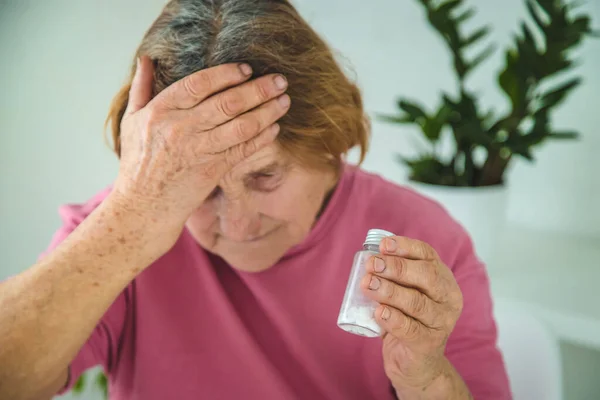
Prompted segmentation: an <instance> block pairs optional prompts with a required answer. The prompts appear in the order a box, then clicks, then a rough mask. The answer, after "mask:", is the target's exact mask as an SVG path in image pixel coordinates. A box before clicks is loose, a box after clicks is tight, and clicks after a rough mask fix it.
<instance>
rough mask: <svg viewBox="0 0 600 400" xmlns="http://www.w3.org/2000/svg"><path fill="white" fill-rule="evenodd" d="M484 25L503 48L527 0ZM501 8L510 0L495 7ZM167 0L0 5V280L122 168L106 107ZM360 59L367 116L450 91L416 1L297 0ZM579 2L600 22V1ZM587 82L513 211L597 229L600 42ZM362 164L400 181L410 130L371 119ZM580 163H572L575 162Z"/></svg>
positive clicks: (12, 0) (495, 101) (489, 90)
mask: <svg viewBox="0 0 600 400" xmlns="http://www.w3.org/2000/svg"><path fill="white" fill-rule="evenodd" d="M469 3H470V4H473V5H475V6H476V7H477V9H478V16H477V21H480V22H484V23H490V24H492V25H493V27H494V34H493V36H492V37H493V39H494V40H495V41H496V42H498V43H499V44H501V45H503V44H506V43H507V41H508V40H509V38H510V34H511V32H514V30H515V29H516V27H517V21H518V19H519V18H521V17H522V16H523V15H524V10H523V7H522V6H521V3H522V2H521V1H520V0H503V1H502V2H499V1H492V0H471V1H469ZM500 3H502V6H501V7H499V5H500ZM163 4H164V1H163V0H128V1H121V0H104V1H102V2H99V1H92V0H85V1H83V0H78V1H75V0H72V1H67V0H52V1H39V0H0V59H1V61H2V62H0V221H1V225H0V227H1V228H0V250H1V251H0V279H2V278H4V277H6V276H9V275H11V274H14V273H17V272H18V271H20V270H22V269H24V268H26V267H27V266H28V265H29V264H31V263H32V262H33V261H34V260H35V258H36V256H37V254H38V253H39V252H40V251H41V250H42V249H43V248H45V246H46V245H47V243H48V241H49V239H50V236H51V234H52V232H54V230H55V229H56V228H57V227H58V224H59V219H58V215H57V213H56V210H57V208H58V206H59V205H60V204H63V203H65V202H80V201H84V200H85V199H87V198H88V197H90V196H91V195H92V194H94V193H95V192H96V191H97V190H99V189H100V188H102V187H103V186H104V185H106V184H108V183H109V182H110V181H111V180H112V179H113V178H114V176H115V174H116V171H117V163H116V159H115V157H114V156H113V155H112V153H111V152H110V151H109V149H108V147H107V146H106V145H105V144H104V141H103V136H102V125H103V121H104V118H105V115H106V111H107V108H108V104H109V102H110V100H111V98H112V96H113V94H114V93H115V92H116V90H117V88H118V87H119V86H120V84H121V83H122V81H123V79H124V77H125V75H126V71H127V70H128V66H129V63H130V61H131V57H132V54H133V51H134V49H135V47H136V45H137V43H138V41H139V39H140V38H141V36H142V35H143V33H144V31H145V29H146V28H147V27H148V25H149V24H150V23H151V21H152V20H153V19H154V18H155V17H156V15H157V14H158V12H159V11H160V9H161V7H162V5H163ZM296 4H297V5H298V7H299V9H300V10H301V12H302V13H303V15H305V17H306V18H307V19H308V20H309V22H311V23H312V24H313V25H314V27H315V28H316V29H317V30H318V31H319V32H321V33H322V34H323V35H324V36H325V38H326V39H327V40H328V41H329V42H330V43H331V44H332V46H333V47H334V48H335V49H337V50H339V51H340V52H341V53H343V54H344V55H345V56H346V58H347V59H348V61H349V64H350V65H351V66H352V67H353V68H354V70H355V72H356V76H357V78H358V82H359V84H360V86H361V87H362V89H363V92H364V98H365V102H366V107H367V110H368V111H369V113H370V114H372V115H373V114H375V113H377V112H393V111H394V104H395V99H396V97H397V96H399V95H401V94H402V95H405V96H410V97H413V98H416V99H419V100H421V101H422V102H423V103H425V104H426V105H428V106H431V107H432V106H434V105H435V104H436V103H437V100H438V96H439V90H440V89H444V90H452V89H453V87H454V83H453V79H452V73H451V70H450V68H449V65H448V60H449V57H448V54H447V51H446V49H445V48H444V47H443V46H442V43H441V42H440V40H439V39H438V38H437V37H436V35H435V34H434V33H433V32H432V30H431V29H430V28H429V27H428V25H427V24H426V22H425V20H424V16H423V14H422V11H421V8H420V7H419V6H417V2H416V1H408V0H404V1H400V0H370V1H365V0H297V1H296ZM583 9H586V10H587V11H589V12H591V13H592V15H593V17H594V18H595V21H596V26H600V0H590V1H589V2H588V5H586V6H584V7H583ZM501 58H502V53H501V52H500V51H498V52H497V53H496V55H495V56H494V57H493V58H492V59H490V60H488V61H487V62H486V63H485V64H484V65H483V67H482V68H481V69H480V70H479V71H478V72H477V73H476V74H475V75H474V76H473V79H472V85H473V87H476V88H477V89H478V90H479V91H480V93H481V94H482V96H483V97H482V98H483V100H482V101H483V103H484V104H486V105H493V106H498V107H505V104H506V103H505V101H504V98H503V97H502V95H501V94H500V92H499V91H498V89H497V87H496V84H495V74H496V72H497V70H498V68H499V66H500V61H501ZM580 58H581V60H582V61H583V62H584V64H583V66H582V68H581V69H580V72H581V73H582V74H583V76H584V79H585V84H584V85H582V87H581V88H580V89H579V90H577V92H576V93H575V94H574V95H573V96H572V97H571V98H570V100H569V101H568V102H567V103H566V104H565V105H564V106H563V107H562V109H561V111H560V112H559V113H557V115H556V122H557V124H558V125H560V126H564V127H566V128H571V129H578V130H580V131H581V133H582V134H583V136H584V137H583V140H582V141H580V142H578V143H569V144H565V143H558V144H549V145H547V146H544V147H543V148H542V149H540V151H539V152H538V153H537V157H538V161H537V163H536V164H534V165H528V164H525V163H520V162H519V163H517V164H516V165H515V167H514V169H513V170H512V173H511V175H510V186H511V189H512V190H511V197H510V207H509V218H510V219H511V221H513V222H517V223H522V224H527V225H530V226H534V227H539V228H544V229H552V230H561V231H568V232H574V233H576V234H587V235H597V236H599V237H600V211H598V206H597V205H598V204H600V179H599V178H598V175H597V172H598V171H600V159H599V158H597V157H596V153H598V152H599V150H600V135H599V134H598V133H597V132H596V129H597V128H598V126H600V117H599V115H600V105H599V104H600V95H599V94H598V93H599V92H600V74H598V73H597V71H599V70H600V41H599V40H597V41H595V43H588V44H587V45H586V46H585V47H584V48H582V51H581V52H580ZM373 128H374V129H373V130H374V135H373V144H372V149H371V153H370V154H369V156H368V157H367V160H366V162H365V168H366V169H369V170H373V171H377V172H380V173H381V174H383V175H385V176H386V177H388V178H391V179H393V180H396V181H398V182H404V181H405V180H406V170H405V169H404V168H403V167H401V166H399V165H398V164H396V163H395V161H394V159H393V155H394V154H395V153H396V152H399V151H400V152H404V153H405V154H409V153H410V152H413V151H414V148H415V147H414V143H415V139H414V136H411V135H413V134H414V132H412V131H410V130H408V129H403V130H401V129H400V128H397V127H393V126H389V125H384V124H381V123H379V122H376V121H375V122H374V125H373ZM572 168H575V171H576V172H573V171H572V170H571V169H572Z"/></svg>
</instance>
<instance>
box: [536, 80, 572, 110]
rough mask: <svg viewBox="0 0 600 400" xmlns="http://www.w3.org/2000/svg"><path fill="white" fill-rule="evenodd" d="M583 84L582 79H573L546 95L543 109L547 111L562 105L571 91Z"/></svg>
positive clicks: (542, 104)
mask: <svg viewBox="0 0 600 400" xmlns="http://www.w3.org/2000/svg"><path fill="white" fill-rule="evenodd" d="M580 84H581V78H573V79H571V80H569V81H567V82H566V83H564V84H562V85H560V86H559V87H557V88H555V89H553V90H551V91H550V92H547V93H545V94H544V95H543V96H542V99H541V107H542V108H541V109H542V110H547V109H549V108H552V107H555V106H557V105H558V104H560V103H561V102H562V101H563V100H564V99H565V98H566V96H567V95H568V94H569V92H570V91H572V90H573V89H575V88H576V87H577V86H579V85H580Z"/></svg>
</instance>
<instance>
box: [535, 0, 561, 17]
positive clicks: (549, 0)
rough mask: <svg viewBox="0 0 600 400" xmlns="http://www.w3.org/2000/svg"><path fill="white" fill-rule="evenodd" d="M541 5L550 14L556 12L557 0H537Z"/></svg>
mask: <svg viewBox="0 0 600 400" xmlns="http://www.w3.org/2000/svg"><path fill="white" fill-rule="evenodd" d="M536 2H537V3H538V4H539V6H540V7H542V9H543V10H544V11H545V12H546V14H548V15H555V14H556V11H557V10H556V6H555V5H556V0H536Z"/></svg>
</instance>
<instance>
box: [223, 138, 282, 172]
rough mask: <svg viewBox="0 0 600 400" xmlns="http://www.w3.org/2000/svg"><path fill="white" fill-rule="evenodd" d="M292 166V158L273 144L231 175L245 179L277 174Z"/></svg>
mask: <svg viewBox="0 0 600 400" xmlns="http://www.w3.org/2000/svg"><path fill="white" fill-rule="evenodd" d="M290 164H291V159H290V157H289V156H288V155H286V154H285V153H284V152H283V151H282V150H281V148H280V147H279V146H278V145H277V144H276V143H272V144H270V145H269V146H267V147H265V148H263V149H261V150H259V151H257V152H256V153H254V154H253V155H251V156H250V157H248V158H246V159H245V160H243V161H241V162H240V163H239V164H237V165H236V166H235V167H234V168H232V170H231V172H230V173H231V177H232V178H234V179H243V178H244V177H248V176H251V175H255V174H260V173H273V172H277V171H279V170H281V169H285V168H287V167H288V166H289V165H290Z"/></svg>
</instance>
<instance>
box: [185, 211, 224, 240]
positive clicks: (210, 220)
mask: <svg viewBox="0 0 600 400" xmlns="http://www.w3.org/2000/svg"><path fill="white" fill-rule="evenodd" d="M216 222H217V213H216V210H215V207H214V205H212V204H210V203H205V204H203V205H202V206H201V207H200V208H198V209H196V211H194V212H193V213H192V215H190V217H189V219H188V221H187V225H188V228H189V229H190V230H191V231H193V233H194V234H195V235H198V234H201V233H210V232H212V230H213V227H214V226H215V224H216Z"/></svg>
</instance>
